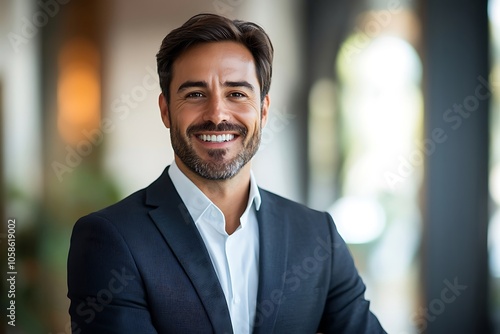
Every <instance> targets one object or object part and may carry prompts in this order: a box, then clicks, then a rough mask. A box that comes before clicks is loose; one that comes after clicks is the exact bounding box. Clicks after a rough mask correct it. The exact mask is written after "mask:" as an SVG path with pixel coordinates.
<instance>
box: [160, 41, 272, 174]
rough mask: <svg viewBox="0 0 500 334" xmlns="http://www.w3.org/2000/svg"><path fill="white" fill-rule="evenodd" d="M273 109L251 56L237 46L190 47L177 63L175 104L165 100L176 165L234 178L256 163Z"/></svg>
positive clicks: (165, 118) (172, 91) (162, 104)
mask: <svg viewBox="0 0 500 334" xmlns="http://www.w3.org/2000/svg"><path fill="white" fill-rule="evenodd" d="M268 108H269V97H268V96H266V97H265V98H264V101H263V103H262V104H261V100H260V86H259V81H258V79H257V73H256V69H255V63H254V59H253V57H252V54H251V53H250V51H249V50H248V49H247V48H246V47H245V46H243V45H242V44H239V43H235V42H213V43H203V44H198V45H195V46H193V47H191V48H189V49H188V50H187V51H185V52H184V53H183V54H181V56H180V57H179V58H177V59H176V61H175V62H174V64H173V76H172V82H171V84H170V103H169V104H168V105H167V102H166V100H165V98H164V97H163V95H161V96H160V109H161V113H162V119H163V122H164V123H165V125H166V126H167V128H170V137H171V141H172V146H173V149H174V153H175V154H176V156H177V158H178V159H177V160H180V161H181V163H183V164H184V165H186V166H187V167H188V168H189V169H190V170H192V171H193V172H195V173H197V174H198V175H200V176H202V177H203V178H205V179H209V180H225V179H230V178H232V177H233V176H234V175H236V174H237V173H238V172H239V171H240V169H241V168H242V167H243V166H245V165H246V164H247V163H248V162H249V161H250V160H251V159H252V157H253V156H254V155H255V153H256V152H257V149H258V148H259V144H260V137H261V130H262V127H263V126H264V124H265V122H266V121H267V112H268Z"/></svg>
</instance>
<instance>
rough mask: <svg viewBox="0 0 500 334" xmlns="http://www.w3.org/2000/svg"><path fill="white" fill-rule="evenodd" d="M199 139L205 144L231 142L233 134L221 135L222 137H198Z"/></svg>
mask: <svg viewBox="0 0 500 334" xmlns="http://www.w3.org/2000/svg"><path fill="white" fill-rule="evenodd" d="M198 138H199V139H201V140H203V141H206V142H217V143H222V142H225V141H231V140H233V139H234V135H233V134H229V133H228V134H223V135H199V136H198Z"/></svg>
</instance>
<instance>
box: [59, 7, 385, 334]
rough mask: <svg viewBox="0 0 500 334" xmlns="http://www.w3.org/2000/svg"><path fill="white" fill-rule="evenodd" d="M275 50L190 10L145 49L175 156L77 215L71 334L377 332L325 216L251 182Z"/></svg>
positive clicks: (259, 35) (250, 29)
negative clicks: (151, 53) (154, 48)
mask: <svg viewBox="0 0 500 334" xmlns="http://www.w3.org/2000/svg"><path fill="white" fill-rule="evenodd" d="M272 59H273V47H272V44H271V41H270V40H269V37H268V36H267V34H266V33H265V32H264V31H263V30H262V28H260V27H259V26H257V25H255V24H253V23H250V22H243V21H238V20H235V21H233V20H229V19H227V18H224V17H221V16H217V15H212V14H201V15H197V16H194V17H192V18H191V19H189V20H188V21H187V22H186V23H185V24H184V25H183V26H181V27H179V28H177V29H175V30H173V31H172V32H171V33H169V34H168V35H167V36H166V37H165V39H164V40H163V43H162V45H161V47H160V50H159V52H158V54H157V62H158V73H159V76H160V86H161V90H162V94H160V97H159V106H160V111H161V118H162V120H163V123H164V124H165V126H166V127H167V128H169V129H170V136H171V141H172V146H173V149H174V153H175V158H174V161H173V162H172V164H171V165H170V166H168V167H167V168H166V169H165V171H164V173H163V174H162V175H161V176H160V177H159V178H158V179H157V180H156V181H155V182H153V183H152V184H151V185H150V186H148V187H147V188H145V189H143V190H140V191H138V192H136V193H134V194H132V195H130V196H129V197H127V198H126V199H124V200H122V201H121V202H119V203H117V204H115V205H113V206H111V207H108V208H105V209H103V210H101V211H98V212H95V213H92V214H90V215H88V216H85V217H83V218H81V219H80V220H79V221H78V222H77V223H76V224H75V227H74V230H73V235H72V238H71V248H70V253H69V258H68V290H69V291H68V296H69V298H70V299H71V306H70V315H71V319H72V329H73V332H74V333H236V334H239V333H316V332H323V333H384V330H383V329H382V327H381V326H380V324H379V322H378V320H377V319H376V317H375V316H374V315H373V314H372V313H371V312H370V310H369V302H368V301H366V300H365V298H364V291H365V286H364V284H363V282H362V280H361V278H360V277H359V275H358V273H357V271H356V268H355V267H354V264H353V261H352V258H351V255H350V254H349V251H348V249H347V247H346V245H345V243H344V242H343V240H342V239H341V237H340V236H339V235H338V233H337V230H336V229H335V225H334V223H333V221H332V218H331V217H330V216H329V215H328V214H327V213H323V212H318V211H314V210H311V209H308V208H306V207H304V206H302V205H300V204H297V203H294V202H292V201H289V200H287V199H284V198H282V197H279V196H277V195H275V194H272V193H270V192H268V191H265V190H263V189H261V188H259V187H258V186H257V183H256V180H255V177H254V176H253V174H252V171H251V160H252V158H253V156H254V155H255V153H256V152H257V150H258V148H259V143H260V139H261V133H262V129H263V127H264V126H265V124H266V121H267V118H268V112H269V104H270V97H269V88H270V83H271V74H272Z"/></svg>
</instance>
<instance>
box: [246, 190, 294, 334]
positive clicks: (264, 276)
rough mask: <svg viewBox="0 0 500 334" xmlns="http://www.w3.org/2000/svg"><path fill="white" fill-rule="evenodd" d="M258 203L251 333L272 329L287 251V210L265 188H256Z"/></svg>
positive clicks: (277, 308) (280, 291) (271, 331)
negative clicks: (256, 275) (256, 274)
mask: <svg viewBox="0 0 500 334" xmlns="http://www.w3.org/2000/svg"><path fill="white" fill-rule="evenodd" d="M260 193H261V197H262V204H261V207H260V210H259V211H258V212H257V219H258V221H259V245H260V246H259V247H260V255H259V291H258V293H257V312H256V318H255V326H254V333H273V332H274V326H275V324H276V317H277V315H278V311H279V305H280V304H281V303H280V300H279V296H280V295H281V293H282V292H283V287H284V282H285V281H284V275H285V271H286V263H287V254H288V224H287V212H283V211H279V212H278V210H277V206H276V205H275V203H274V198H272V197H271V196H270V195H269V194H268V193H267V192H265V191H263V190H260ZM277 299H278V300H277Z"/></svg>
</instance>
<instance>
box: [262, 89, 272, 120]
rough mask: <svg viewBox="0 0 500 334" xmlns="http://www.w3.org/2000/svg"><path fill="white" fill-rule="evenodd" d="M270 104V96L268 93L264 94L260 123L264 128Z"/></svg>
mask: <svg viewBox="0 0 500 334" xmlns="http://www.w3.org/2000/svg"><path fill="white" fill-rule="evenodd" d="M270 104H271V98H270V97H269V94H267V95H266V96H264V101H262V108H260V109H261V124H262V128H264V127H265V126H266V124H267V118H268V116H269V105H270Z"/></svg>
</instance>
